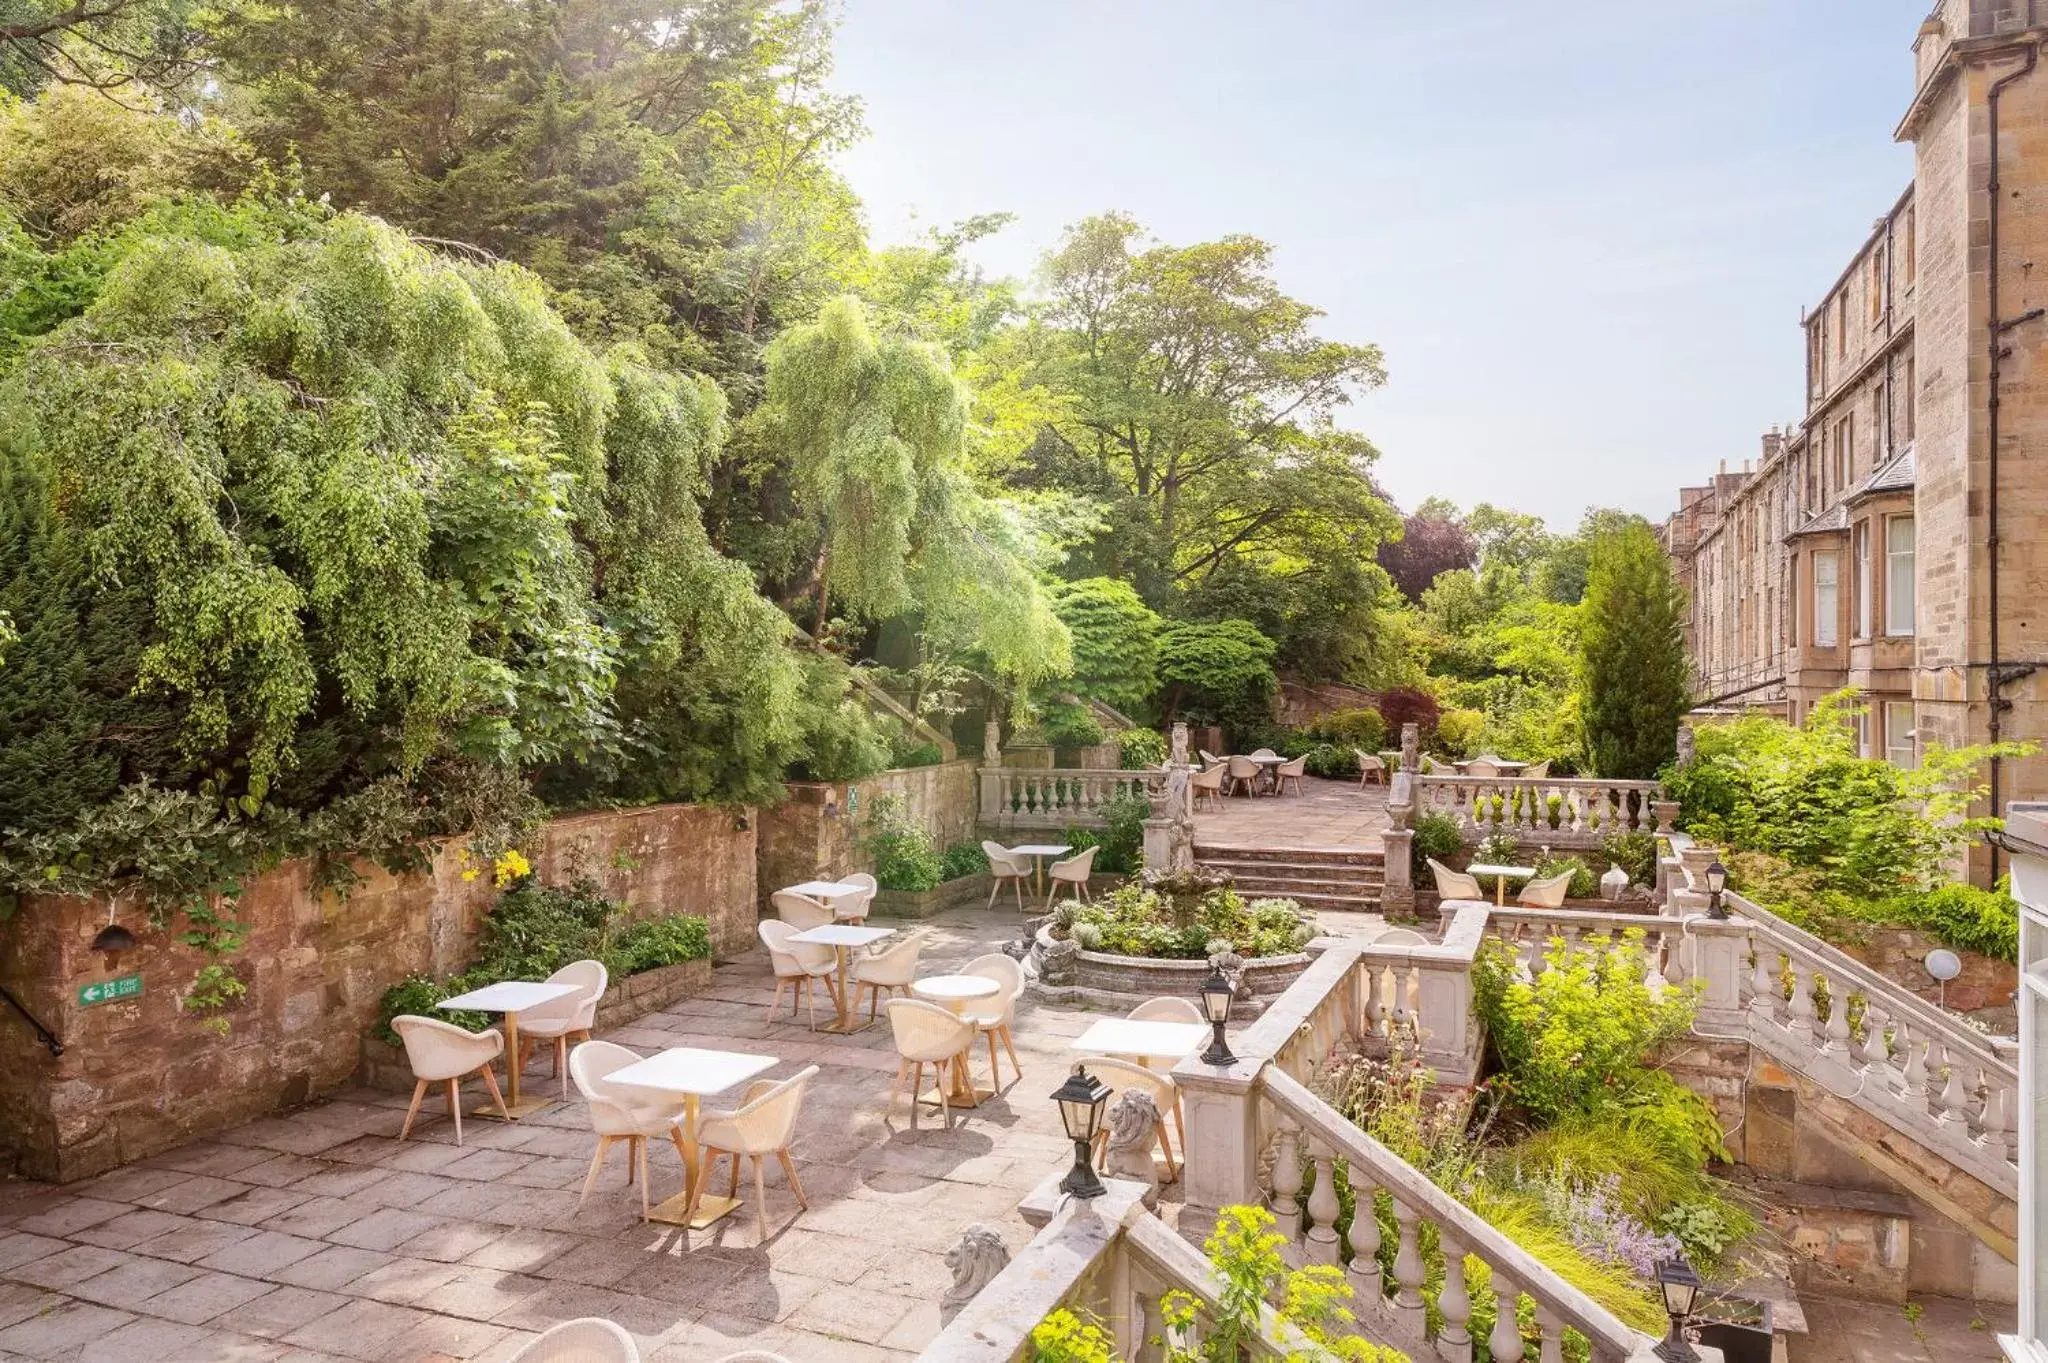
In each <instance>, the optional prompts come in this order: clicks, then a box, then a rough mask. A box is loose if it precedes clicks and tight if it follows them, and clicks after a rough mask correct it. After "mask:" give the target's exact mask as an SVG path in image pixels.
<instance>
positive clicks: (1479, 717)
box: [1436, 710, 1486, 757]
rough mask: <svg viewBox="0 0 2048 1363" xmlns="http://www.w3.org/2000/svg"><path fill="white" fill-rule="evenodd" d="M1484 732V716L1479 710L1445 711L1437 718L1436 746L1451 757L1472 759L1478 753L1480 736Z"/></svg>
mask: <svg viewBox="0 0 2048 1363" xmlns="http://www.w3.org/2000/svg"><path fill="white" fill-rule="evenodd" d="M1485 731H1486V714H1485V712H1484V711H1480V710H1446V711H1444V712H1443V713H1442V714H1440V715H1438V716H1437V721H1436V742H1437V746H1438V747H1440V748H1442V749H1443V750H1444V751H1445V752H1447V753H1449V754H1451V755H1452V756H1453V757H1473V756H1476V755H1477V754H1478V752H1479V746H1478V745H1479V739H1480V735H1481V734H1483V733H1484V732H1485Z"/></svg>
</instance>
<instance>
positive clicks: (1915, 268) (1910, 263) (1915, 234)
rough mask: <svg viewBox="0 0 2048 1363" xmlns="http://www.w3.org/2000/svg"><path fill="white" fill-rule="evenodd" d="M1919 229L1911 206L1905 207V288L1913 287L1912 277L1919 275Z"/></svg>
mask: <svg viewBox="0 0 2048 1363" xmlns="http://www.w3.org/2000/svg"><path fill="white" fill-rule="evenodd" d="M1919 246H1920V228H1919V223H1918V221H1917V219H1916V216H1915V214H1914V212H1913V205H1911V204H1908V205H1906V260H1905V273H1906V287H1907V288H1909V289H1910V288H1912V287H1913V277H1914V275H1916V274H1918V273H1919V268H1920V267H1919V259H1920V250H1919Z"/></svg>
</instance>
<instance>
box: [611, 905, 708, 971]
mask: <svg viewBox="0 0 2048 1363" xmlns="http://www.w3.org/2000/svg"><path fill="white" fill-rule="evenodd" d="M617 950H618V955H619V960H620V961H621V962H622V963H623V964H624V966H625V967H626V973H627V974H629V975H631V974H635V973H637V972H639V971H642V970H659V969H660V968H661V967H663V966H668V965H678V964H680V963H681V962H683V961H702V960H706V959H708V958H709V957H710V955H711V925H710V924H709V923H707V922H706V921H705V920H704V919H702V918H700V917H698V916H697V915H696V914H684V913H679V914H675V915H673V916H671V917H668V918H645V919H642V920H641V921H639V922H637V923H630V924H628V925H627V926H626V928H625V930H624V931H623V932H621V933H620V934H619V940H618V947H617Z"/></svg>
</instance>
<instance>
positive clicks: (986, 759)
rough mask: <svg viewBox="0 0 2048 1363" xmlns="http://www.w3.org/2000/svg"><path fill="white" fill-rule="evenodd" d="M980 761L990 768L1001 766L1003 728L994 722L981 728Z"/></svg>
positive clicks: (991, 721)
mask: <svg viewBox="0 0 2048 1363" xmlns="http://www.w3.org/2000/svg"><path fill="white" fill-rule="evenodd" d="M981 760H982V762H983V763H984V764H985V765H987V766H991V767H1000V766H1001V765H1003V726H1002V724H1001V723H1000V722H998V721H996V720H993V719H992V720H990V721H989V722H988V723H986V724H984V725H982V726H981Z"/></svg>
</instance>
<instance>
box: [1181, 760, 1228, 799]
mask: <svg viewBox="0 0 2048 1363" xmlns="http://www.w3.org/2000/svg"><path fill="white" fill-rule="evenodd" d="M1188 789H1189V790H1190V791H1191V792H1193V794H1194V798H1195V807H1196V808H1197V809H1199V808H1201V805H1202V801H1204V800H1207V801H1208V802H1209V805H1210V807H1211V808H1212V809H1221V808H1222V807H1223V766H1222V764H1221V763H1218V764H1217V765H1215V766H1213V767H1206V768H1204V769H1203V770H1201V771H1198V772H1196V773H1195V774H1194V775H1193V776H1190V777H1189V778H1188Z"/></svg>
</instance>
